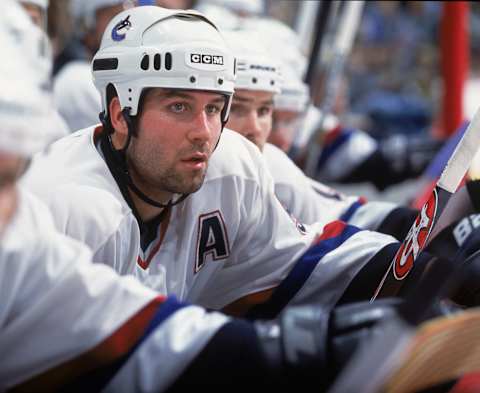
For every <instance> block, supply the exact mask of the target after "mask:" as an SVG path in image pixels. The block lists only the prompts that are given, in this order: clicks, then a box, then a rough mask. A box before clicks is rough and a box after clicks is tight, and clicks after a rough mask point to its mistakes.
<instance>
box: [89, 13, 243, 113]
mask: <svg viewBox="0 0 480 393" xmlns="http://www.w3.org/2000/svg"><path fill="white" fill-rule="evenodd" d="M92 69H93V80H94V84H95V86H96V88H97V89H98V90H99V92H100V94H101V96H102V107H103V109H104V111H105V114H107V112H108V103H107V94H106V91H107V86H108V85H110V84H113V86H114V87H115V89H116V91H117V94H118V97H119V100H120V105H121V108H122V109H124V108H126V107H129V108H130V115H132V116H135V115H136V114H137V113H138V104H139V100H140V95H141V93H142V90H143V89H145V88H150V87H161V88H168V89H184V90H202V91H210V92H215V93H220V94H223V95H225V96H226V97H227V105H226V109H225V110H224V113H223V119H222V120H223V121H226V119H227V118H228V108H229V106H230V102H231V96H232V94H233V89H234V81H235V59H234V57H233V55H232V53H231V52H230V50H229V49H228V47H227V45H226V43H225V41H224V39H223V37H222V35H221V34H220V32H219V31H218V30H217V28H216V27H215V25H214V24H213V23H212V22H211V21H210V20H208V19H207V18H206V17H205V16H203V15H202V14H200V13H198V12H196V11H191V10H187V11H184V10H172V9H165V8H161V7H156V6H143V7H135V8H132V9H129V10H126V11H123V12H121V13H120V14H118V15H117V16H115V17H114V18H113V19H112V20H111V21H110V23H109V25H108V26H107V29H106V30H105V33H104V35H103V38H102V43H101V45H100V49H99V50H98V52H97V53H96V54H95V56H94V59H93V62H92Z"/></svg>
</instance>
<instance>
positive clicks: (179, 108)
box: [169, 102, 187, 113]
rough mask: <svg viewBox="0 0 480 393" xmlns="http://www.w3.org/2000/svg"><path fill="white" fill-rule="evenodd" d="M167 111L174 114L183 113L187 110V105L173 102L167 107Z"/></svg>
mask: <svg viewBox="0 0 480 393" xmlns="http://www.w3.org/2000/svg"><path fill="white" fill-rule="evenodd" d="M169 109H170V110H171V111H172V112H174V113H183V112H185V111H186V110H187V105H186V104H184V103H182V102H175V103H173V104H170V105H169Z"/></svg>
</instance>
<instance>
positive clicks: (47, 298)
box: [0, 198, 229, 392]
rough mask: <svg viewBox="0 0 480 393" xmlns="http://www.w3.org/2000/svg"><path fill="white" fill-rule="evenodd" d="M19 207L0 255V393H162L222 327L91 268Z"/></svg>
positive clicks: (77, 248)
mask: <svg viewBox="0 0 480 393" xmlns="http://www.w3.org/2000/svg"><path fill="white" fill-rule="evenodd" d="M27 199H30V198H27ZM27 199H25V198H24V199H23V200H22V203H21V204H20V206H21V209H20V211H19V212H18V213H17V215H16V217H15V219H14V221H13V222H12V223H11V224H10V225H9V226H8V230H7V232H6V233H5V236H4V237H3V238H2V243H1V246H0V294H1V296H2V306H1V308H0V331H1V334H0V348H2V362H1V365H0V390H2V391H3V390H6V389H9V388H12V387H17V388H18V389H19V390H21V391H39V390H41V391H47V390H48V391H53V390H58V389H60V388H62V389H64V391H99V390H101V389H104V388H107V389H108V391H115V392H118V391H152V390H153V391H162V390H164V389H165V388H166V387H167V386H168V385H169V384H171V383H173V381H175V380H176V379H178V378H179V377H180V376H181V374H182V372H183V370H184V369H185V368H186V367H187V366H188V365H189V364H190V363H192V362H194V361H195V359H196V357H197V356H198V354H199V353H200V352H201V351H202V350H203V349H204V347H205V346H206V345H207V344H208V343H209V342H210V341H211V338H212V337H213V336H214V335H215V334H216V332H217V331H218V330H219V329H220V328H222V326H223V325H224V324H226V323H227V322H228V321H229V318H228V317H226V316H224V315H221V314H219V313H208V312H206V311H205V310H204V309H202V308H200V307H197V306H190V305H186V304H181V303H179V302H178V301H176V300H175V299H174V298H164V297H161V296H158V294H157V293H155V292H154V291H151V290H149V289H147V288H146V287H144V286H142V285H141V284H140V283H139V282H138V281H137V280H135V279H133V278H131V277H120V276H118V275H117V274H116V273H115V272H114V271H113V270H112V269H111V268H109V267H108V266H104V265H101V264H92V263H91V261H90V258H91V253H90V251H89V250H88V249H87V248H86V247H85V246H83V245H82V244H80V243H79V242H77V241H75V240H73V239H70V238H68V237H66V236H64V235H62V234H59V233H58V232H57V231H56V230H55V229H54V227H53V222H52V219H51V217H50V215H49V212H48V209H47V208H46V206H45V205H43V204H41V203H40V204H39V203H37V201H34V200H33V199H30V200H29V201H27ZM32 201H33V202H32Z"/></svg>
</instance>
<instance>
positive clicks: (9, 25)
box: [0, 0, 59, 157]
mask: <svg viewBox="0 0 480 393" xmlns="http://www.w3.org/2000/svg"><path fill="white" fill-rule="evenodd" d="M3 2H4V4H2V6H3V7H2V13H1V14H0V47H1V48H2V53H3V58H2V61H1V62H0V85H1V86H2V89H1V91H0V150H1V151H3V152H8V153H13V154H19V155H21V156H25V157H26V156H30V155H31V154H33V153H35V152H37V151H39V150H41V149H42V148H44V147H45V146H46V144H48V143H49V142H51V141H52V135H54V134H56V132H57V127H58V126H59V124H58V122H57V118H56V117H55V113H54V111H53V107H52V105H51V96H50V94H49V92H48V90H45V86H44V83H43V82H44V79H45V75H44V70H43V69H42V68H41V67H40V68H39V67H37V64H36V63H35V61H34V59H33V56H32V53H34V52H35V50H36V46H35V45H34V46H33V47H29V45H28V44H32V43H35V42H37V40H36V39H34V37H35V36H37V37H41V36H42V34H44V32H43V31H42V30H41V29H40V28H38V27H37V26H36V25H34V24H33V23H32V21H31V20H30V18H29V17H28V15H27V14H26V12H25V11H24V10H23V9H22V8H21V7H20V6H19V4H18V3H16V2H14V1H11V0H3ZM20 27H21V30H19V28H20ZM19 32H23V33H25V34H28V36H29V37H30V39H29V40H28V41H22V40H21V37H19Z"/></svg>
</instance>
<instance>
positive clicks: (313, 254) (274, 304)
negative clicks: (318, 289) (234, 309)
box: [246, 225, 360, 319]
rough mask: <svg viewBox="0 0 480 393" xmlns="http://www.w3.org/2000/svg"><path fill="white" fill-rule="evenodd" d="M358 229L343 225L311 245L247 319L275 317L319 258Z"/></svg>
mask: <svg viewBox="0 0 480 393" xmlns="http://www.w3.org/2000/svg"><path fill="white" fill-rule="evenodd" d="M359 231H360V229H359V228H357V227H354V226H352V225H345V228H344V229H343V230H342V232H341V233H340V234H339V235H337V236H335V237H332V238H329V239H325V240H321V241H319V242H318V243H316V244H315V245H313V246H311V247H310V248H309V249H308V250H307V251H306V252H305V254H303V256H301V257H300V259H299V260H298V261H297V262H296V264H295V266H294V267H293V269H292V270H291V271H290V273H289V274H288V276H287V277H286V278H285V279H284V280H283V281H282V282H281V283H280V285H279V286H278V287H277V288H276V289H275V291H274V292H273V294H272V296H271V297H270V299H269V300H268V301H267V302H265V303H263V304H259V305H257V306H255V307H253V308H252V309H251V310H250V311H249V312H248V313H247V315H246V317H247V318H248V319H257V318H262V319H263V318H267V319H270V318H275V317H276V316H277V315H278V314H279V313H280V312H281V311H282V310H283V309H284V308H285V306H286V305H287V303H288V302H289V301H290V300H291V299H292V298H293V297H294V296H295V295H296V293H297V292H298V291H299V290H300V289H301V288H302V286H303V284H304V283H305V282H306V281H307V279H308V278H309V277H310V274H312V272H313V270H314V269H315V267H316V266H317V265H318V264H319V263H320V261H321V259H322V258H323V257H324V256H325V255H326V254H328V253H329V252H330V251H332V250H335V249H336V248H338V247H339V246H341V245H342V244H343V243H344V242H345V241H346V240H347V239H348V238H350V237H351V236H353V235H354V234H355V233H357V232H359Z"/></svg>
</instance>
